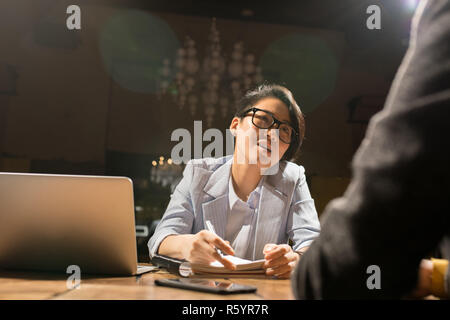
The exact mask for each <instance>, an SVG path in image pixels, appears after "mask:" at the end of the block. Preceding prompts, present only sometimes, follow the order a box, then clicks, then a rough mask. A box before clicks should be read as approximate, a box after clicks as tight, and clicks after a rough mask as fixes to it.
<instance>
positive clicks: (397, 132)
mask: <svg viewBox="0 0 450 320" xmlns="http://www.w3.org/2000/svg"><path fill="white" fill-rule="evenodd" d="M419 8H420V9H418V11H417V13H416V16H415V18H414V20H413V30H412V33H411V34H412V39H411V43H410V44H411V46H410V48H409V49H408V52H407V54H406V56H405V58H404V60H403V62H402V65H401V66H400V68H399V71H398V73H397V75H396V78H395V80H394V83H393V86H392V87H391V91H390V93H389V97H388V100H387V102H386V105H385V108H384V109H383V111H382V112H380V113H379V114H377V115H376V116H375V117H374V118H373V119H372V120H371V122H370V125H369V128H368V131H367V134H366V137H365V138H364V141H363V142H362V144H361V146H360V148H359V149H358V151H357V153H356V155H355V158H354V159H353V179H352V182H351V183H350V185H349V187H348V189H347V190H346V192H345V194H344V196H343V197H342V198H340V199H337V200H334V201H332V202H331V203H330V204H329V205H328V206H327V208H326V210H325V212H324V214H323V219H322V232H321V234H320V236H319V238H318V239H317V240H316V241H314V243H313V244H312V245H311V247H310V249H309V250H308V251H307V252H306V253H305V254H304V255H303V257H302V258H301V259H300V261H299V263H298V265H297V267H296V269H295V272H294V274H293V277H292V281H293V282H292V286H293V291H294V295H295V297H296V298H298V299H336V298H340V299H347V298H348V299H366V298H383V299H386V298H388V299H390V298H392V299H397V298H401V297H404V296H405V295H407V294H409V293H410V292H411V290H412V289H413V288H415V286H416V283H417V276H418V267H419V264H420V261H421V259H422V258H423V257H425V256H426V255H427V254H428V253H429V252H431V251H432V250H433V249H434V248H436V247H437V246H438V244H439V242H440V241H441V240H442V238H443V237H444V235H445V234H448V233H449V229H450V226H449V212H450V206H449V201H448V195H449V194H450V186H449V184H450V183H449V182H450V172H449V171H450V169H449V163H450V157H449V151H450V137H449V126H448V119H450V107H449V106H450V91H449V89H448V88H449V87H448V84H449V83H450V46H448V43H449V41H450V23H449V21H450V1H447V0H439V1H428V2H426V1H425V2H422V3H421V4H420V5H419ZM423 9H424V10H423ZM421 10H422V11H421ZM420 14H422V15H421V16H420ZM372 265H376V266H378V267H379V279H380V288H379V289H376V288H375V289H374V288H373V287H371V288H372V289H370V288H369V287H370V286H368V282H370V279H369V278H370V276H371V275H372V274H373V271H370V270H373V269H371V268H369V267H370V266H372Z"/></svg>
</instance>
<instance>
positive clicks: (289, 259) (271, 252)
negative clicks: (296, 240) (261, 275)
mask: <svg viewBox="0 0 450 320" xmlns="http://www.w3.org/2000/svg"><path fill="white" fill-rule="evenodd" d="M263 253H264V259H265V260H266V261H265V262H264V265H263V268H264V269H266V274H267V275H268V276H276V277H277V278H280V279H289V278H290V277H291V273H292V271H293V270H294V268H295V266H296V265H297V262H298V260H300V255H299V254H298V253H296V252H294V251H293V250H292V248H291V246H289V245H287V244H273V243H268V244H266V245H265V246H264V250H263Z"/></svg>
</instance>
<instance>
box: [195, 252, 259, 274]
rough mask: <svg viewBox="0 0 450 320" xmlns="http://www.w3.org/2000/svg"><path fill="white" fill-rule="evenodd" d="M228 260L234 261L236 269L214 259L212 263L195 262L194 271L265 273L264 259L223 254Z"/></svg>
mask: <svg viewBox="0 0 450 320" xmlns="http://www.w3.org/2000/svg"><path fill="white" fill-rule="evenodd" d="M223 257H224V258H225V259H227V260H228V261H230V262H232V263H234V264H235V266H236V270H230V269H227V268H225V267H224V266H223V264H222V263H220V262H219V261H214V262H212V263H211V264H210V265H205V264H198V263H193V264H191V268H192V270H193V271H194V273H198V274H204V273H214V274H218V273H220V274H263V273H265V270H264V269H263V264H264V259H261V260H256V261H252V260H247V259H242V258H238V257H235V256H230V255H224V256H223Z"/></svg>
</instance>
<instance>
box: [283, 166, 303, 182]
mask: <svg viewBox="0 0 450 320" xmlns="http://www.w3.org/2000/svg"><path fill="white" fill-rule="evenodd" d="M280 172H281V174H282V176H283V179H286V180H291V181H293V182H294V183H298V182H299V181H302V180H304V179H306V176H305V168H304V167H303V166H302V165H298V164H296V163H294V162H291V161H287V160H283V161H280Z"/></svg>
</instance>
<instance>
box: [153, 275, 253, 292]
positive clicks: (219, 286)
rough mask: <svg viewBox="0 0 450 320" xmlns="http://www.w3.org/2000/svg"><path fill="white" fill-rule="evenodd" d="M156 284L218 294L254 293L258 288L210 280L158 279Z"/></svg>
mask: <svg viewBox="0 0 450 320" xmlns="http://www.w3.org/2000/svg"><path fill="white" fill-rule="evenodd" d="M155 284H157V285H159V286H165V287H173V288H180V289H187V290H195V291H203V292H209V293H218V294H232V293H252V292H256V289H257V288H256V287H254V286H248V285H242V284H237V283H231V282H226V281H214V280H208V279H189V278H178V279H156V280H155Z"/></svg>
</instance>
